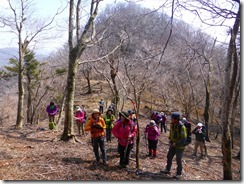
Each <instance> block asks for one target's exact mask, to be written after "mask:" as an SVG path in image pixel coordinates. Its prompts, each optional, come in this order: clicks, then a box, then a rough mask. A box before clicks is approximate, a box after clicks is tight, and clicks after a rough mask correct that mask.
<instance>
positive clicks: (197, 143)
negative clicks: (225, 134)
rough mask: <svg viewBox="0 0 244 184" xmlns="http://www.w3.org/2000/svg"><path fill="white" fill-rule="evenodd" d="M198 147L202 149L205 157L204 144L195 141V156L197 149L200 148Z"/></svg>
mask: <svg viewBox="0 0 244 184" xmlns="http://www.w3.org/2000/svg"><path fill="white" fill-rule="evenodd" d="M198 146H199V147H200V151H201V156H203V149H204V142H201V141H197V140H195V150H194V154H197V148H198Z"/></svg>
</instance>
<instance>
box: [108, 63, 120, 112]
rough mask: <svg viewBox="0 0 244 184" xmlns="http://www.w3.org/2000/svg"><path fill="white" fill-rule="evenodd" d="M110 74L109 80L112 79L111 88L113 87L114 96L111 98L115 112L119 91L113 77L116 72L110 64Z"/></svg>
mask: <svg viewBox="0 0 244 184" xmlns="http://www.w3.org/2000/svg"><path fill="white" fill-rule="evenodd" d="M110 75H111V80H112V83H113V88H114V98H113V99H114V104H115V111H116V112H114V113H115V114H117V111H118V110H117V109H118V103H119V101H120V97H119V91H118V88H117V85H116V81H115V78H116V76H117V72H116V70H115V68H114V67H112V66H110Z"/></svg>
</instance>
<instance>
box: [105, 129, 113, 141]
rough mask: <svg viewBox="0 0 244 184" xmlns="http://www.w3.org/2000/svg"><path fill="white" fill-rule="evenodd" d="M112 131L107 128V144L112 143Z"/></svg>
mask: <svg viewBox="0 0 244 184" xmlns="http://www.w3.org/2000/svg"><path fill="white" fill-rule="evenodd" d="M111 131H112V128H106V139H107V142H108V141H109V142H111Z"/></svg>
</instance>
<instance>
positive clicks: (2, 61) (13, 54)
mask: <svg viewBox="0 0 244 184" xmlns="http://www.w3.org/2000/svg"><path fill="white" fill-rule="evenodd" d="M18 50H19V49H18V48H17V47H5V48H0V69H2V68H3V66H4V65H7V64H8V62H9V59H10V58H18V57H19V53H18ZM35 53H36V57H37V59H41V58H44V57H47V55H45V54H43V53H45V52H44V51H42V50H37V51H35Z"/></svg>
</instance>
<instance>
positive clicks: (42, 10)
mask: <svg viewBox="0 0 244 184" xmlns="http://www.w3.org/2000/svg"><path fill="white" fill-rule="evenodd" d="M33 1H34V2H35V3H36V12H35V13H37V14H38V15H39V16H41V17H51V16H53V15H54V14H55V12H56V11H57V9H58V8H64V7H65V6H66V2H67V0H33ZM119 1H123V0H104V1H102V2H101V4H100V5H101V6H100V11H101V9H103V8H104V7H105V6H106V5H107V4H113V5H114V4H115V3H118V2H119ZM0 2H1V3H0V12H3V10H6V7H7V0H0ZM137 2H140V1H139V0H137ZM141 4H142V5H143V6H145V7H147V8H152V9H157V8H158V7H159V6H160V5H161V4H162V1H160V0H143V1H141ZM164 11H165V9H164ZM67 18H68V7H67V8H66V10H65V11H64V12H63V13H62V14H61V15H59V16H58V20H59V21H62V23H59V26H55V29H54V30H53V32H55V33H56V32H58V33H59V38H58V39H55V40H52V42H50V40H47V41H46V42H45V41H43V42H42V43H41V44H39V45H38V47H37V48H39V49H44V50H46V51H47V52H50V51H51V50H55V49H57V48H59V47H61V46H62V44H63V43H65V42H67V38H68V33H67V29H64V27H62V28H61V27H60V24H65V19H67ZM176 18H180V19H182V20H184V21H185V22H187V23H189V24H191V25H194V26H196V27H199V28H201V29H203V30H204V31H206V32H207V33H208V34H211V35H212V36H213V37H216V36H217V37H218V39H220V40H222V41H225V40H226V31H225V30H223V28H217V27H214V28H213V27H209V26H206V25H203V24H200V23H199V21H198V20H197V18H196V17H194V16H193V15H189V13H187V12H185V13H184V14H181V17H176ZM62 29H63V30H62ZM65 30H66V31H65ZM13 37H14V35H13V34H9V33H8V32H6V31H5V29H3V28H0V40H1V41H0V48H5V47H17V39H15V40H13V39H12V38H13Z"/></svg>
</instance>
